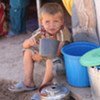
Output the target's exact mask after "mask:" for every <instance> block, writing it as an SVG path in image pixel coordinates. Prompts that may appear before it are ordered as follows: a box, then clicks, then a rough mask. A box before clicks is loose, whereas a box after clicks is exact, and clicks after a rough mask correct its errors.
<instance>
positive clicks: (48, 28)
mask: <svg viewBox="0 0 100 100" xmlns="http://www.w3.org/2000/svg"><path fill="white" fill-rule="evenodd" d="M40 22H41V28H39V29H38V30H36V31H35V33H34V35H33V36H32V37H31V38H29V39H27V40H25V42H24V43H23V48H24V57H23V62H24V80H23V82H21V83H17V84H16V85H14V86H12V87H10V88H9V90H10V91H14V92H22V91H27V90H35V89H36V86H35V84H34V80H33V68H34V62H35V61H41V60H43V58H42V56H41V55H40V54H39V52H38V49H37V48H34V51H33V50H32V47H38V45H39V40H40V39H41V38H53V39H56V40H58V41H60V44H59V47H58V51H57V55H58V56H60V55H61V52H60V50H61V48H62V47H63V45H65V43H69V42H70V38H71V36H70V34H69V32H68V30H67V29H66V28H65V27H64V14H63V10H62V8H61V6H60V5H59V4H57V3H46V4H45V5H44V6H43V7H42V8H41V13H40ZM52 68H53V60H52V59H46V70H45V75H44V79H43V82H42V84H41V86H42V85H44V84H47V83H48V82H50V81H51V80H52V79H53V71H52Z"/></svg>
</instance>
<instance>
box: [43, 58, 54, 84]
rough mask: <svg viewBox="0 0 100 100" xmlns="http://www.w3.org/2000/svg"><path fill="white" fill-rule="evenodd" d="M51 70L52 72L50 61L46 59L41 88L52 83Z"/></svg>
mask: <svg viewBox="0 0 100 100" xmlns="http://www.w3.org/2000/svg"><path fill="white" fill-rule="evenodd" d="M52 70H53V63H52V60H51V59H48V60H47V61H46V69H45V75H44V79H43V82H42V84H41V86H42V85H44V84H46V83H48V82H50V81H52V79H53V71H52Z"/></svg>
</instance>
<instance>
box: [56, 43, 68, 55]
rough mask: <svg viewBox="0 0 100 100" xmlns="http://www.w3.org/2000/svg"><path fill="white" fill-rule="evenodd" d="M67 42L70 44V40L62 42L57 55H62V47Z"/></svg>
mask: <svg viewBox="0 0 100 100" xmlns="http://www.w3.org/2000/svg"><path fill="white" fill-rule="evenodd" d="M65 44H69V42H68V41H62V42H60V44H59V47H58V51H57V56H60V55H61V49H62V47H63V46H64V45H65Z"/></svg>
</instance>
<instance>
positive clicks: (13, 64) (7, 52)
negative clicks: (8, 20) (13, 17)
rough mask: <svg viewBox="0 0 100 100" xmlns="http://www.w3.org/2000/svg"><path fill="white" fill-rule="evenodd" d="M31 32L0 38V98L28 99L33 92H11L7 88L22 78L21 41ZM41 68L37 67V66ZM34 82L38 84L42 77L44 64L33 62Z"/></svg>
mask: <svg viewBox="0 0 100 100" xmlns="http://www.w3.org/2000/svg"><path fill="white" fill-rule="evenodd" d="M30 36H31V34H21V35H18V36H15V37H10V38H2V39H0V100H30V97H31V95H32V94H33V92H28V93H21V94H18V93H17V94H16V93H11V92H9V91H8V90H7V88H8V86H10V85H11V84H12V83H14V82H18V81H21V80H22V78H23V69H22V67H23V61H22V57H23V56H22V43H23V41H24V40H25V39H26V38H28V37H30ZM40 65H41V66H42V68H39V66H40ZM35 66H36V67H35V70H37V71H35V82H36V84H37V85H39V84H40V83H41V81H42V78H43V73H44V64H38V63H36V64H35Z"/></svg>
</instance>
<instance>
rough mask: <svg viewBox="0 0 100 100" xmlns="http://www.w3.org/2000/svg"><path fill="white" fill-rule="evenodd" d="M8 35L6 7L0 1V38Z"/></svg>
mask: <svg viewBox="0 0 100 100" xmlns="http://www.w3.org/2000/svg"><path fill="white" fill-rule="evenodd" d="M5 35H7V23H6V20H5V5H4V3H2V2H1V0H0V36H5Z"/></svg>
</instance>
